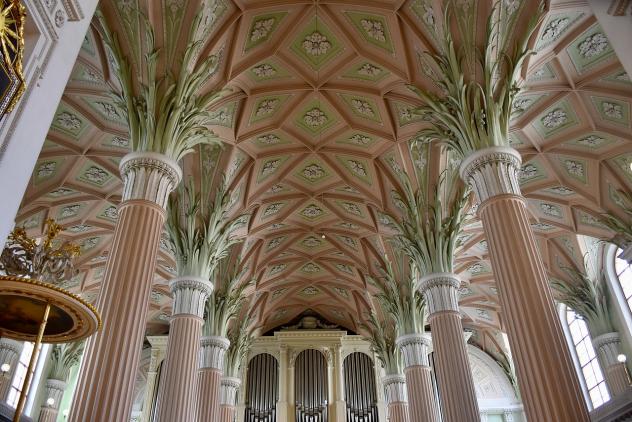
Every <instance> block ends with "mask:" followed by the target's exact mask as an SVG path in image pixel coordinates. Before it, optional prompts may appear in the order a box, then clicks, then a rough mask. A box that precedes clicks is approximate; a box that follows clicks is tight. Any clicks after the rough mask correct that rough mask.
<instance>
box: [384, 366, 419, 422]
mask: <svg viewBox="0 0 632 422" xmlns="http://www.w3.org/2000/svg"><path fill="white" fill-rule="evenodd" d="M382 385H383V386H384V395H385V399H386V407H387V409H388V418H389V421H390V422H408V421H409V420H410V421H412V422H417V420H416V419H410V417H409V415H408V396H407V394H406V378H405V377H404V376H402V375H386V376H385V377H383V378H382ZM420 421H421V420H420Z"/></svg>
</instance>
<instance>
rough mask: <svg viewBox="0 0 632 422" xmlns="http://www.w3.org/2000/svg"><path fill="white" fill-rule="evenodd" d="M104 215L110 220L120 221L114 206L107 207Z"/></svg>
mask: <svg viewBox="0 0 632 422" xmlns="http://www.w3.org/2000/svg"><path fill="white" fill-rule="evenodd" d="M103 215H104V216H105V217H106V218H109V219H110V220H117V219H118V211H117V210H116V207H115V206H114V205H112V206H109V207H107V208H106V209H105V211H103Z"/></svg>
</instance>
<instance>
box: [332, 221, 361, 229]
mask: <svg viewBox="0 0 632 422" xmlns="http://www.w3.org/2000/svg"><path fill="white" fill-rule="evenodd" d="M337 226H338V227H342V228H343V229H347V230H357V229H359V228H360V227H359V226H358V225H357V224H353V223H349V222H347V221H343V222H342V223H338V224H337Z"/></svg>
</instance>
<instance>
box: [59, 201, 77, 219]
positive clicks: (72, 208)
mask: <svg viewBox="0 0 632 422" xmlns="http://www.w3.org/2000/svg"><path fill="white" fill-rule="evenodd" d="M80 209H81V205H79V204H75V205H68V206H67V207H64V208H62V209H61V212H60V213H59V216H60V217H61V218H68V217H74V216H75V215H77V213H79V210H80Z"/></svg>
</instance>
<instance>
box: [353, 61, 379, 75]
mask: <svg viewBox="0 0 632 422" xmlns="http://www.w3.org/2000/svg"><path fill="white" fill-rule="evenodd" d="M380 73H382V69H381V68H379V67H377V66H374V65H372V64H371V63H364V64H363V65H362V66H360V67H359V68H358V75H362V76H369V77H372V78H374V77H376V76H378V75H379V74H380Z"/></svg>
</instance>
